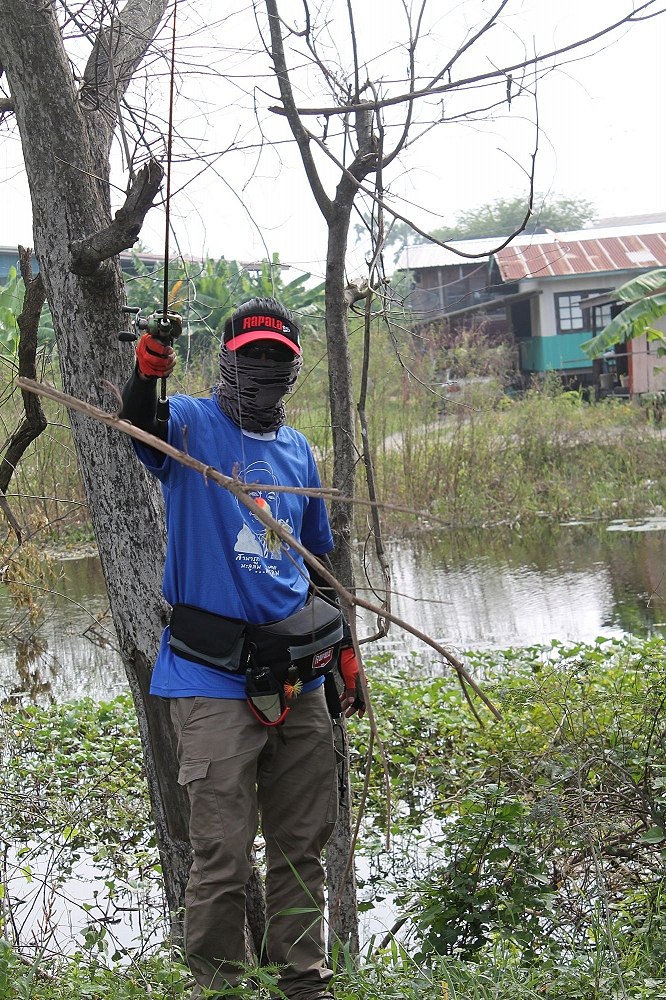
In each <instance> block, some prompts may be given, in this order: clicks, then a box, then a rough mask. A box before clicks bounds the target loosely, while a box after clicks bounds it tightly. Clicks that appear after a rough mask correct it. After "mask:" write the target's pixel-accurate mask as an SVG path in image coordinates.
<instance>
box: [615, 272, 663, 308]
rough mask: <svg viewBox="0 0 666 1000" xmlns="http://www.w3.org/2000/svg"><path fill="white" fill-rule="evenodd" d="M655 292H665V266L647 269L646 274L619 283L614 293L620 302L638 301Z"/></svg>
mask: <svg viewBox="0 0 666 1000" xmlns="http://www.w3.org/2000/svg"><path fill="white" fill-rule="evenodd" d="M655 292H666V268H658V269H657V270H656V271H648V273H647V274H641V275H639V277H638V278H632V279H631V280H630V281H626V282H625V283H624V285H620V287H619V288H618V289H617V291H616V292H615V295H616V296H617V298H618V299H620V301H621V302H638V301H640V299H644V298H645V297H646V296H650V295H653V294H654V293H655Z"/></svg>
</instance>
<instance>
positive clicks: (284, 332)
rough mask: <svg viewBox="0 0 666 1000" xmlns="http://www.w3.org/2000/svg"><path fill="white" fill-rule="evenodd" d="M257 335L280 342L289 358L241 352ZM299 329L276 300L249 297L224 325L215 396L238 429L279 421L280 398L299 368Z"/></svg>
mask: <svg viewBox="0 0 666 1000" xmlns="http://www.w3.org/2000/svg"><path fill="white" fill-rule="evenodd" d="M257 340H266V341H273V342H275V343H277V344H283V345H285V346H287V347H289V348H290V349H291V351H293V360H289V361H274V360H271V359H267V360H261V359H259V358H251V357H245V356H244V355H243V353H242V351H240V348H242V347H245V346H246V345H247V344H251V343H253V342H255V341H257ZM301 363H302V359H301V347H300V340H299V329H298V326H297V324H296V323H295V322H294V319H293V317H292V315H291V313H290V312H289V311H288V310H287V309H285V307H284V306H283V305H282V304H281V303H280V302H278V301H277V299H263V298H256V299H251V300H250V301H249V302H246V303H244V305H242V306H239V308H238V309H236V311H235V312H234V313H233V314H232V316H231V317H230V318H229V319H228V320H227V322H226V323H225V325H224V337H223V340H222V346H221V347H220V382H219V384H218V385H217V386H216V387H215V395H216V397H217V402H218V405H219V407H220V409H221V410H222V411H223V412H224V413H226V415H227V416H228V417H229V418H230V419H231V420H233V421H234V423H236V424H238V426H239V427H240V428H241V429H242V430H247V431H252V432H253V433H260V434H265V433H268V432H269V431H277V430H279V429H280V427H282V425H283V424H284V421H285V412H284V404H283V402H282V399H283V397H284V396H285V395H286V394H287V393H288V392H290V391H291V389H292V388H293V386H294V383H295V382H296V379H297V378H298V374H299V372H300V370H301Z"/></svg>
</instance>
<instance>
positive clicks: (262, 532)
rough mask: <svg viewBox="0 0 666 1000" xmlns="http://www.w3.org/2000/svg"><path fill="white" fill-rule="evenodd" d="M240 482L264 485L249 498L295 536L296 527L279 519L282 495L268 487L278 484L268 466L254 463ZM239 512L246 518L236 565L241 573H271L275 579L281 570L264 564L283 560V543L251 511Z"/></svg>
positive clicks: (245, 509)
mask: <svg viewBox="0 0 666 1000" xmlns="http://www.w3.org/2000/svg"><path fill="white" fill-rule="evenodd" d="M240 478H241V479H242V480H243V482H246V483H260V484H263V486H264V488H263V489H256V490H254V489H252V490H250V491H249V494H248V495H249V496H251V497H252V499H253V500H254V502H255V503H257V504H258V505H259V506H260V507H263V509H264V510H265V511H266V513H268V514H271V515H272V516H273V517H274V518H275V520H276V521H278V522H279V523H280V524H281V525H282V526H283V527H285V528H286V529H287V530H288V531H290V532H293V525H292V524H291V523H290V522H289V521H287V520H284V519H283V518H281V517H280V516H279V508H280V494H279V492H278V491H277V490H273V489H271V488H270V485H269V484H271V483H274V484H275V485H276V486H277V484H278V480H277V479H276V477H275V473H274V472H273V469H272V468H271V466H270V465H269V464H268V462H252V464H251V465H248V466H247V468H246V469H243V470H241V472H240ZM266 487H268V488H266ZM236 503H238V501H236ZM238 509H239V511H240V514H241V517H242V518H243V527H242V528H241V530H240V531H239V532H238V535H237V537H236V544H235V545H234V551H235V552H236V553H237V554H236V562H237V563H238V564H239V566H240V568H241V569H245V570H247V571H249V572H251V573H252V572H254V573H257V572H268V573H271V572H272V573H273V574H274V575H276V574H277V573H278V567H270V566H266V565H265V564H262V562H261V560H262V559H269V560H271V561H274V562H278V561H279V560H280V559H282V544H281V542H280V539H279V538H278V537H277V536H276V535H275V534H274V533H273V532H272V531H269V530H268V529H267V528H266V527H265V526H264V525H263V524H262V523H261V521H260V520H259V518H258V517H256V515H255V514H253V513H252V511H249V510H248V509H247V508H246V507H243V506H242V504H240V503H239V504H238Z"/></svg>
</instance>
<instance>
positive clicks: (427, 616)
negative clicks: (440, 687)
mask: <svg viewBox="0 0 666 1000" xmlns="http://www.w3.org/2000/svg"><path fill="white" fill-rule="evenodd" d="M639 529H640V530H639ZM387 548H388V556H389V560H390V564H391V567H392V572H393V587H394V591H395V594H394V598H393V610H394V611H395V613H396V614H398V615H400V616H401V617H403V618H405V619H406V620H408V621H409V622H411V623H412V624H413V625H415V626H416V627H417V628H419V629H421V630H422V631H424V632H427V633H429V634H430V635H432V636H433V638H435V639H437V640H438V641H439V642H440V643H443V644H445V645H448V646H449V647H451V648H452V649H457V650H465V649H473V648H476V649H488V648H504V647H507V646H524V645H530V644H532V643H539V642H549V641H550V640H551V639H561V640H571V641H576V640H580V641H591V640H593V639H595V638H596V637H597V636H598V635H604V636H618V635H621V634H623V633H626V632H631V633H634V634H637V635H644V634H647V633H649V632H651V631H652V630H654V629H659V628H661V627H662V625H663V623H664V622H665V621H666V605H665V601H666V583H665V581H664V567H665V566H666V524H664V522H663V521H655V520H653V521H646V522H641V523H638V524H636V523H634V524H632V523H627V522H617V523H615V524H612V525H593V524H570V525H561V526H543V527H540V528H536V529H534V528H532V529H530V531H529V532H520V531H516V530H512V531H508V530H507V531H504V532H497V531H492V532H490V531H485V532H475V533H464V532H457V533H451V532H445V533H444V532H443V533H434V532H428V533H421V534H419V535H417V536H415V537H413V538H403V539H399V540H396V541H393V542H392V543H390V544H389V545H388V546H387ZM370 577H371V579H380V577H379V574H378V573H376V574H373V571H372V569H371V570H370ZM359 579H361V577H360V576H359ZM53 590H54V593H52V594H50V595H48V596H47V598H46V600H45V607H46V615H45V618H44V621H43V623H41V624H40V627H39V629H38V631H37V632H36V633H34V634H33V632H32V630H31V629H30V628H29V626H28V623H27V622H25V621H21V620H20V619H17V616H16V612H15V609H14V608H13V606H12V605H11V602H10V600H9V598H8V596H7V595H0V634H2V635H3V636H4V640H3V641H2V643H1V644H0V698H2V697H4V698H7V697H21V696H22V697H26V696H28V697H30V698H32V699H33V700H34V699H43V698H45V697H49V698H52V699H54V700H59V701H60V700H64V699H68V698H75V697H79V696H81V695H84V694H86V695H91V696H92V697H94V698H108V697H111V696H113V695H114V694H115V693H117V692H118V691H120V690H121V689H123V688H124V686H125V676H124V671H123V668H122V665H121V662H120V657H119V655H118V652H117V649H116V648H115V639H114V634H113V627H112V624H111V621H110V617H109V614H108V601H107V596H106V591H105V586H104V580H103V577H102V573H101V570H100V566H99V561H98V560H97V558H95V557H87V558H82V559H73V560H68V561H65V562H63V563H62V564H61V565H60V567H59V570H58V578H57V579H56V580H55V581H54V585H53ZM369 596H372V595H369ZM365 625H366V631H367V632H368V633H369V632H372V631H373V623H372V622H371V621H370V620H368V618H367V617H366V622H365ZM378 649H380V650H384V649H388V650H391V651H393V652H396V653H398V654H408V653H410V652H411V651H412V650H417V652H422V651H423V650H424V647H423V646H422V645H421V644H420V643H419V642H418V641H417V640H415V639H412V637H410V636H405V635H404V634H403V633H401V632H400V630H399V629H397V628H393V629H392V631H391V634H390V635H389V637H388V638H387V639H384V640H382V641H381V642H380V643H378V644H376V645H375V646H373V647H372V651H375V650H378Z"/></svg>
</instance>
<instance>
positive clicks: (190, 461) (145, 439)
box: [18, 378, 501, 719]
mask: <svg viewBox="0 0 666 1000" xmlns="http://www.w3.org/2000/svg"><path fill="white" fill-rule="evenodd" d="M18 384H19V385H20V387H21V389H25V390H26V391H27V392H34V393H36V394H37V395H40V396H46V397H47V399H53V400H55V401H56V402H58V403H62V404H63V406H67V407H68V408H69V409H72V410H76V411H78V412H79V413H83V414H85V415H86V416H88V417H91V418H92V419H93V420H99V421H101V422H102V423H104V424H106V425H107V426H109V427H115V428H116V429H117V430H119V431H122V432H123V434H128V435H129V436H130V437H132V438H134V439H135V440H137V441H141V442H142V443H143V444H147V445H148V446H149V447H151V448H153V449H154V450H155V451H159V452H161V453H162V454H164V455H168V456H169V457H170V458H173V459H175V460H176V461H177V462H180V463H181V464H182V465H186V466H188V468H190V469H194V470H195V471H196V472H199V473H201V475H202V476H205V477H206V479H210V480H212V481H213V482H214V483H217V484H218V486H222V487H223V488H224V489H226V490H229V492H230V493H232V494H233V496H235V497H236V499H237V500H238V502H239V503H240V504H242V506H243V507H246V508H247V509H248V510H249V511H251V512H252V513H253V514H254V515H255V517H257V518H258V520H260V521H261V523H262V524H263V525H265V527H267V528H268V529H269V530H270V531H272V532H274V533H275V534H276V535H277V536H278V537H279V538H280V540H281V541H282V542H283V543H284V544H285V545H286V546H287V547H289V548H290V549H293V550H294V552H297V553H298V555H300V556H301V557H302V558H303V560H304V561H305V562H306V563H307V564H308V566H311V567H312V568H313V569H315V570H316V571H317V573H318V575H319V576H321V577H322V578H323V579H324V580H325V581H326V583H327V584H328V585H329V586H330V587H332V588H333V590H335V592H336V593H337V594H339V595H340V597H341V598H342V601H343V602H344V604H345V606H347V607H349V608H352V607H354V606H357V607H360V608H365V609H366V610H367V611H370V612H371V613H372V614H374V615H381V616H382V617H384V618H386V619H387V620H388V621H391V622H393V624H394V625H397V626H398V627H399V628H402V629H403V630H404V631H405V632H409V633H410V635H413V636H414V637H415V638H417V639H420V640H421V642H424V643H425V644H426V645H427V646H430V648H431V649H434V650H435V652H436V653H438V654H439V655H440V656H441V657H442V658H443V659H444V660H446V661H447V662H448V663H449V664H450V665H451V666H452V667H453V669H454V670H455V672H456V673H457V675H458V677H459V679H460V681H461V683H463V682H464V684H466V685H468V686H469V688H471V690H472V691H474V693H475V694H476V695H477V696H478V697H479V698H480V699H481V701H482V702H483V703H484V705H485V706H486V708H488V709H489V711H490V712H491V713H492V714H493V715H494V716H495V718H497V719H500V718H501V713H500V712H499V710H498V709H497V708H496V707H495V705H494V704H493V702H492V701H491V700H490V698H489V697H488V696H487V695H486V694H485V693H484V692H483V691H482V690H481V688H480V687H479V685H478V684H477V683H476V681H475V680H474V678H473V677H472V676H471V674H470V673H469V672H468V671H467V669H466V668H465V666H464V665H463V663H462V662H461V661H460V660H459V659H458V658H457V657H456V656H454V655H453V653H451V652H450V651H449V650H448V649H445V648H444V646H441V645H440V644H439V643H438V642H436V641H435V640H434V639H431V638H430V636H429V635H426V633H425V632H422V631H421V630H420V629H418V628H416V627H415V626H414V625H410V623H409V622H407V621H405V620H404V619H402V618H399V617H398V616H397V615H394V614H393V613H392V612H389V611H387V610H386V609H385V608H382V607H380V606H379V605H376V604H373V603H372V602H371V601H366V600H365V599H364V598H362V597H359V596H357V595H354V594H351V593H350V592H349V591H348V590H347V588H346V587H343V585H342V584H341V583H340V582H339V581H338V579H337V578H336V577H335V576H333V574H332V573H331V572H330V571H329V570H328V569H327V568H326V566H324V564H323V563H322V562H320V561H319V559H317V557H316V556H313V555H312V553H311V552H310V550H309V549H306V547H305V546H304V545H303V544H302V543H301V542H299V541H298V539H297V538H295V537H294V536H293V535H292V534H291V532H289V531H287V530H286V528H285V527H284V526H283V525H282V524H280V522H279V521H276V520H275V518H274V517H272V516H271V515H270V514H267V513H266V511H265V510H264V508H263V507H260V506H259V505H258V504H256V503H255V502H254V500H253V499H252V497H251V496H249V494H248V490H249V489H251V488H253V487H254V484H250V485H248V484H246V483H243V482H241V480H240V479H235V478H233V477H231V476H225V475H224V474H223V473H221V472H218V470H217V469H214V468H213V467H212V466H210V465H205V464H204V463H203V462H200V461H199V460H198V459H196V458H193V457H192V456H191V455H188V454H186V452H183V451H179V450H178V448H174V446H173V445H171V444H167V443H166V442H165V441H162V439H161V438H158V437H155V436H154V435H153V434H148V432H147V431H143V430H141V429H140V428H139V427H135V426H134V425H133V424H130V423H129V422H128V421H127V420H121V419H120V417H119V416H117V414H110V413H105V412H104V410H100V409H99V408H98V407H96V406H92V405H91V404H90V403H85V402H83V400H80V399H75V398H74V397H73V396H68V395H67V394H66V393H63V392H58V390H57V389H53V388H52V387H51V386H47V385H42V384H41V383H39V382H36V381H33V380H31V379H27V378H21V379H19V380H18ZM295 492H299V493H305V494H308V493H309V492H310V491H309V490H295Z"/></svg>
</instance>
